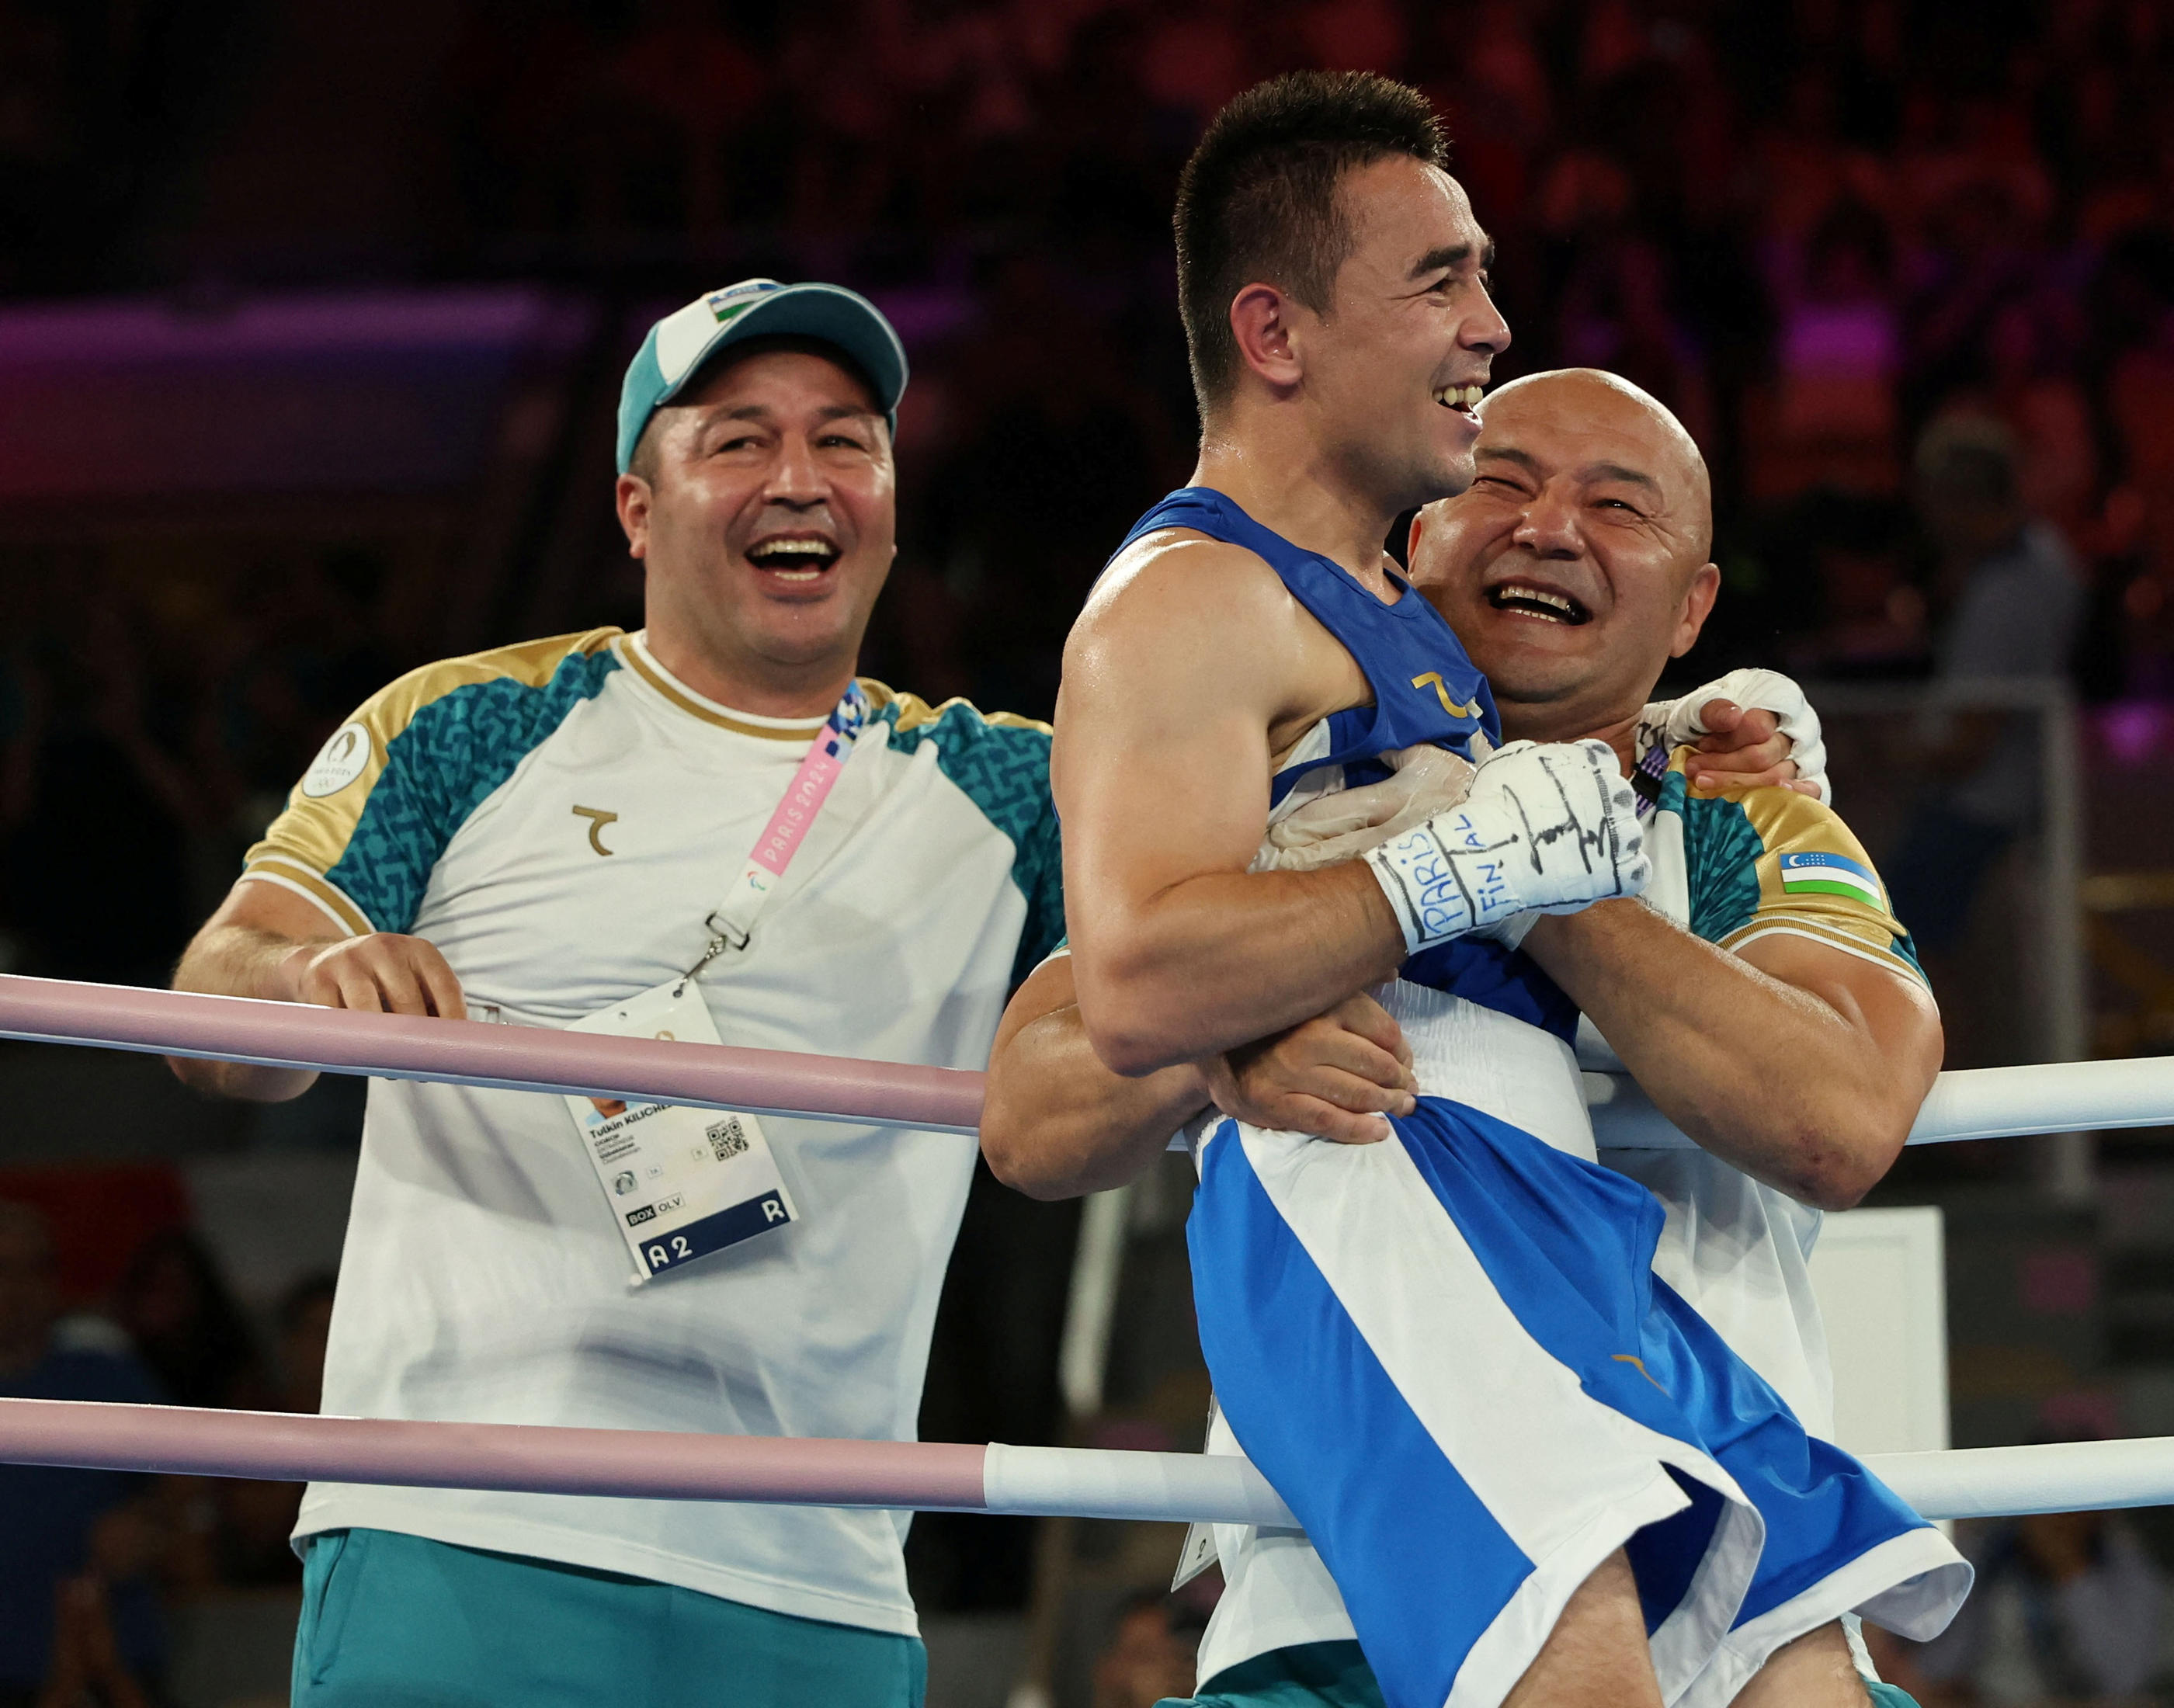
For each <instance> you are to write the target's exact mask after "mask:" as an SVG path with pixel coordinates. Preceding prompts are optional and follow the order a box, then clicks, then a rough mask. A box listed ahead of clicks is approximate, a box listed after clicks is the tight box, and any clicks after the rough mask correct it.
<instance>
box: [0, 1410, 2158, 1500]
mask: <svg viewBox="0 0 2174 1708" xmlns="http://www.w3.org/2000/svg"><path fill="white" fill-rule="evenodd" d="M0 1462H11V1463H16V1464H26V1465H72V1466H79V1467H93V1468H98V1469H104V1470H118V1471H158V1472H168V1473H176V1474H179V1475H184V1476H199V1477H254V1478H266V1479H269V1480H273V1481H283V1482H300V1481H306V1480H316V1481H324V1482H338V1483H376V1484H397V1485H401V1486H404V1487H410V1488H435V1489H500V1490H510V1491H514V1492H518V1493H523V1494H589V1495H598V1494H603V1495H619V1496H625V1497H630V1498H635V1499H641V1500H749V1501H759V1502H762V1503H765V1504H767V1505H801V1506H880V1507H891V1508H898V1509H906V1510H917V1511H924V1512H1013V1513H1027V1514H1032V1515H1036V1516H1057V1515H1069V1516H1073V1517H1080V1518H1132V1519H1145V1520H1149V1521H1154V1522H1169V1523H1187V1522H1193V1521H1195V1520H1202V1521H1207V1522H1214V1523H1219V1524H1257V1525H1260V1526H1262V1527H1264V1528H1268V1529H1292V1528H1295V1527H1296V1522H1297V1521H1296V1520H1295V1519H1294V1518H1293V1517H1292V1516H1291V1514H1290V1509H1289V1508H1288V1507H1286V1506H1285V1505H1284V1504H1283V1502H1282V1501H1281V1500H1279V1499H1278V1498H1277V1496H1276V1493H1275V1491H1274V1489H1271V1488H1270V1487H1269V1486H1268V1479H1267V1478H1264V1477H1263V1476H1262V1475H1261V1473H1259V1472H1258V1471H1257V1470H1255V1469H1254V1468H1253V1467H1252V1465H1250V1464H1248V1463H1247V1462H1246V1461H1245V1460H1243V1459H1239V1458H1232V1457H1224V1456H1221V1455H1214V1454H1203V1453H1137V1452H1122V1451H1113V1450H1110V1449H1106V1448H1085V1447H1013V1446H1004V1445H1003V1444H1002V1443H992V1444H991V1445H990V1446H986V1447H977V1446H960V1445H956V1444H953V1443H949V1442H938V1441H838V1440H804V1439H788V1438H785V1437H780V1436H770V1435H683V1434H676V1433H666V1432H662V1431H656V1430H575V1429H562V1428H554V1427H549V1426H544V1425H539V1424H447V1423H412V1422H390V1421H383V1420H377V1419H361V1418H320V1417H307V1416H300V1415H290V1414H288V1413H271V1412H219V1411H199V1410H195V1409H192V1408H187V1407H183V1406H132V1405H109V1404H102V1403H94V1402H90V1401H75V1400H19V1399H0ZM1864 1463H1865V1466H1866V1467H1867V1468H1868V1469H1869V1470H1870V1471H1872V1472H1873V1473H1874V1475H1876V1476H1878V1477H1879V1478H1881V1480H1882V1481H1884V1482H1885V1483H1886V1484H1887V1485H1888V1486H1889V1487H1890V1488H1891V1489H1894V1490H1895V1493H1896V1494H1899V1495H1901V1497H1902V1498H1903V1499H1904V1500H1906V1501H1908V1502H1909V1504H1910V1505H1912V1506H1913V1507H1914V1508H1916V1509H1917V1511H1918V1512H1920V1513H1922V1514H1923V1516H1926V1517H1928V1518H1983V1517H1991V1516H1998V1515H2004V1514H2016V1513H2024V1512H2069V1511H2084V1510H2086V1509H2099V1508H2108V1507H2120V1506H2164V1505H2174V1437H2170V1436H2158V1437H2154V1438H2152V1439H2150V1440H2134V1441H2084V1442H2076V1443H2073V1444H2066V1445H2060V1446H2038V1447H1970V1448H1964V1449H1961V1450H1960V1451H1950V1452H1943V1453H1873V1454H1868V1455H1866V1456H1865V1457H1864Z"/></svg>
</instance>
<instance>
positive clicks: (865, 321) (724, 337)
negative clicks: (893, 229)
mask: <svg viewBox="0 0 2174 1708" xmlns="http://www.w3.org/2000/svg"><path fill="white" fill-rule="evenodd" d="M747 338H814V339H815V340H817V341H818V342H819V343H826V344H830V345H831V346H832V347H834V348H835V349H837V350H838V351H839V352H840V353H841V354H843V355H844V356H845V357H846V359H848V360H849V361H850V362H851V363H852V365H853V366H854V367H855V368H857V369H858V370H860V373H861V376H862V377H863V378H864V379H865V380H867V381H868V384H869V385H871V386H873V387H874V388H875V393H876V406H877V407H878V408H880V409H881V410H882V411H883V412H884V419H885V420H886V421H888V422H890V430H891V432H892V434H893V435H894V436H895V435H896V434H897V432H898V400H899V399H900V397H903V396H904V395H905V394H906V346H905V345H904V344H902V343H900V342H899V339H898V333H897V332H895V331H894V330H893V329H892V327H891V323H890V322H889V321H887V320H885V319H884V317H883V311H882V310H881V309H879V308H878V307H877V306H876V305H874V304H873V303H872V302H870V301H869V300H868V299H867V298H866V297H864V296H863V295H860V294H859V293H858V292H857V291H851V290H847V289H846V288H845V287H844V286H843V285H840V284H814V283H813V282H809V283H807V284H779V283H778V282H777V281H776V279H774V278H744V279H742V280H741V281H740V282H739V283H738V284H728V285H727V286H726V287H725V288H724V289H722V290H713V291H711V293H710V294H709V295H707V296H700V297H697V298H695V300H694V301H692V302H690V303H689V304H688V305H687V306H686V307H684V308H682V309H675V310H673V311H672V312H671V313H670V314H668V315H667V316H664V318H663V319H662V320H661V321H659V322H657V324H656V325H655V326H653V327H650V329H649V336H648V337H647V338H644V339H643V340H642V341H641V349H639V350H637V351H635V357H634V359H633V360H632V361H631V362H630V363H628V364H627V369H626V380H625V383H624V384H623V385H621V386H620V387H619V473H621V474H624V473H626V471H627V465H628V464H629V463H630V462H633V461H634V447H635V445H637V444H638V443H640V442H641V430H642V429H643V428H645V427H646V426H647V425H648V424H649V418H650V417H651V416H652V415H653V414H655V413H657V410H658V409H660V408H662V407H663V406H664V405H665V404H667V403H670V402H671V401H672V400H673V397H677V396H678V395H679V391H680V388H681V387H682V386H685V385H686V383H687V382H688V381H690V380H691V379H693V378H694V377H695V375H696V374H698V373H700V371H701V370H702V365H703V364H704V363H706V362H707V361H708V360H709V359H710V358H711V357H712V356H714V355H716V354H717V353H718V352H719V351H720V350H723V349H727V348H729V347H730V346H732V345H733V344H736V343H740V342H742V341H743V340H744V339H747Z"/></svg>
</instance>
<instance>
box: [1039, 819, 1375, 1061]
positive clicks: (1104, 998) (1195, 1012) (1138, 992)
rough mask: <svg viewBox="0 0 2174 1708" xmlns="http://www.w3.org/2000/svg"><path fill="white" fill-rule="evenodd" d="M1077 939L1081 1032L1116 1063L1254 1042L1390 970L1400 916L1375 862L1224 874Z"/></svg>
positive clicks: (1192, 1057) (1176, 889) (1187, 1056)
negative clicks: (1378, 876) (1379, 880)
mask: <svg viewBox="0 0 2174 1708" xmlns="http://www.w3.org/2000/svg"><path fill="white" fill-rule="evenodd" d="M1083 923H1084V927H1085V928H1083V929H1080V930H1079V931H1077V932H1075V936H1074V939H1073V952H1074V956H1075V963H1076V969H1077V978H1078V981H1079V1006H1080V1009H1081V1012H1082V1014H1083V1015H1084V1019H1085V1023H1086V1036H1087V1038H1088V1039H1089V1040H1090V1042H1091V1043H1092V1045H1093V1046H1094V1048H1095V1051H1096V1052H1097V1053H1098V1054H1099V1055H1100V1056H1101V1058H1102V1060H1103V1061H1104V1062H1106V1063H1108V1065H1109V1066H1110V1067H1111V1068H1113V1069H1115V1070H1116V1071H1117V1073H1123V1074H1128V1075H1141V1074H1149V1073H1155V1072H1158V1071H1159V1070H1161V1069H1164V1068H1166V1067H1174V1066H1176V1065H1177V1064H1179V1063H1182V1062H1198V1061H1202V1060H1204V1059H1206V1058H1207V1057H1211V1056H1219V1055H1221V1054H1223V1053H1224V1052H1225V1051H1230V1050H1233V1049H1236V1048H1239V1047H1240V1046H1244V1045H1247V1044H1250V1043H1252V1041H1253V1040H1256V1039H1258V1038H1264V1037H1267V1036H1268V1035H1270V1034H1272V1033H1275V1032H1279V1031H1281V1030H1284V1028H1285V1027H1288V1026H1294V1025H1296V1024H1299V1023H1300V1022H1301V1021H1302V1020H1308V1019H1312V1018H1313V1017H1314V1016H1315V1015H1317V1014H1319V1013H1325V1012H1326V1011H1327V1010H1328V1009H1330V1008H1334V1007H1335V1006H1336V1004H1338V1003H1340V1002H1342V1001H1343V1000H1344V998H1345V997H1349V996H1351V995H1352V994H1353V993H1354V992H1358V991H1362V990H1364V989H1366V987H1367V986H1369V985H1373V984H1378V983H1380V982H1381V981H1382V980H1384V979H1386V978H1389V977H1391V976H1393V975H1394V974H1395V972H1396V970H1397V967H1398V964H1399V963H1400V962H1401V961H1402V960H1403V958H1404V953H1405V949H1404V938H1403V927H1401V926H1400V925H1399V924H1398V921H1397V916H1396V914H1395V911H1393V909H1392V908H1391V907H1390V905H1389V902H1388V899H1387V897H1386V896H1385V895H1382V889H1381V886H1380V884H1378V883H1376V880H1375V878H1374V876H1373V873H1372V871H1371V868H1368V867H1366V865H1364V864H1362V863H1360V862H1346V863H1344V864H1341V865H1335V866H1328V867H1324V868H1321V869H1320V870H1318V871H1313V872H1263V873H1210V874H1208V875H1205V876H1202V877H1198V878H1188V879H1187V880H1186V881H1185V882H1184V883H1182V884H1176V885H1174V886H1172V887H1171V889H1168V890H1166V891H1165V892H1164V893H1163V894H1162V895H1160V896H1157V897H1155V899H1154V900H1152V901H1150V902H1149V903H1148V904H1146V905H1144V906H1142V907H1140V908H1139V909H1138V912H1137V915H1136V916H1135V917H1133V918H1132V919H1130V920H1127V921H1125V922H1122V923H1114V922H1113V923H1112V924H1111V925H1110V926H1108V927H1104V928H1102V929H1096V928H1095V927H1096V926H1098V925H1100V924H1101V922H1083Z"/></svg>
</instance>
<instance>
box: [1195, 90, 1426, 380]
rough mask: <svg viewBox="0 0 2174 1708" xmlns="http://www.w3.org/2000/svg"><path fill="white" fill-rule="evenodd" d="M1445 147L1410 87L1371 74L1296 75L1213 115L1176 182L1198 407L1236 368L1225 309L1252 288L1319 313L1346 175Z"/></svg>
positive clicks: (1332, 265) (1343, 242)
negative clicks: (1282, 294) (1260, 284)
mask: <svg viewBox="0 0 2174 1708" xmlns="http://www.w3.org/2000/svg"><path fill="white" fill-rule="evenodd" d="M1395 154H1409V155H1410V156H1411V158H1412V159H1415V160H1420V161H1424V162H1425V164H1426V165H1430V166H1440V165H1442V164H1443V162H1444V160H1445V159H1447V154H1448V144H1447V140H1446V139H1445V138H1444V137H1443V135H1442V129H1441V119H1440V118H1439V117H1437V116H1436V113H1435V110H1434V107H1433V105H1431V104H1430V102H1429V101H1428V100H1427V98H1426V97H1425V95H1421V94H1420V92H1419V91H1418V90H1417V89H1412V88H1410V87H1409V86H1407V85H1406V84H1401V83H1393V82H1391V81H1390V80H1389V79H1388V78H1386V77H1377V76H1376V75H1375V74H1374V73H1372V72H1366V71H1343V72H1322V71H1300V72H1293V73H1290V75H1288V76H1285V77H1279V78H1273V79H1271V80H1270V81H1269V82H1267V83H1263V84H1256V85H1255V86H1254V87H1253V88H1252V89H1247V91H1246V92H1245V93H1244V94H1243V95H1240V96H1238V97H1237V98H1236V100H1233V101H1232V102H1231V103H1230V105H1228V106H1226V107H1225V108H1224V109H1223V111H1221V112H1219V113H1218V114H1216V115H1215V117H1214V120H1213V121H1212V122H1210V123H1209V127H1208V132H1207V134H1206V135H1205V136H1203V137H1202V138H1201V139H1200V146H1199V147H1198V148H1197V149H1194V150H1193V151H1192V159H1189V160H1187V162H1186V163H1185V170H1184V172H1183V173H1182V175H1181V176H1180V177H1179V179H1178V181H1177V212H1176V218H1175V219H1174V220H1173V221H1172V224H1174V225H1175V227H1176V235H1177V301H1178V311H1179V313H1180V314H1182V316H1184V318H1185V342H1186V346H1187V349H1188V350H1189V351H1190V352H1191V354H1192V388H1193V391H1194V392H1195V393H1196V395H1197V396H1198V398H1199V400H1200V407H1201V410H1202V412H1203V413H1206V411H1207V409H1208V408H1209V405H1210V404H1212V403H1217V402H1219V400H1220V399H1221V398H1222V397H1223V396H1224V395H1225V393H1226V392H1228V391H1229V390H1230V383H1231V381H1232V380H1233V379H1234V378H1235V377H1236V374H1237V370H1238V344H1237V341H1236V338H1233V337H1232V336H1231V333H1230V300H1231V298H1233V297H1234V296H1236V295H1237V294H1238V292H1239V290H1240V289H1241V287H1243V286H1244V285H1246V284H1249V283H1251V282H1252V281H1253V280H1255V279H1260V280H1263V281H1265V282H1266V283H1268V284H1274V285H1275V286H1276V287H1277V288H1278V289H1280V290H1284V291H1288V292H1289V293H1290V295H1292V296H1294V297H1295V298H1297V299H1298V300H1299V301H1301V302H1302V303H1304V304H1305V305H1306V306H1307V307H1308V308H1310V309H1312V310H1313V311H1315V312H1316V313H1326V312H1327V311H1328V303H1329V299H1330V296H1331V294H1332V293H1333V290H1334V289H1335V285H1336V274H1337V270H1338V268H1341V267H1342V266H1343V265H1344V259H1345V257H1348V256H1349V254H1350V252H1351V246H1352V241H1353V240H1352V231H1351V223H1350V220H1349V218H1348V217H1347V215H1346V213H1345V210H1344V205H1343V203H1342V201H1341V199H1340V197H1339V196H1338V186H1339V185H1340V183H1341V182H1342V180H1343V177H1344V173H1346V172H1347V171H1349V170H1351V169H1352V168H1353V167H1355V166H1370V165H1373V163H1374V162H1375V161H1376V160H1381V159H1388V158H1389V157H1390V156H1392V155H1395Z"/></svg>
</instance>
